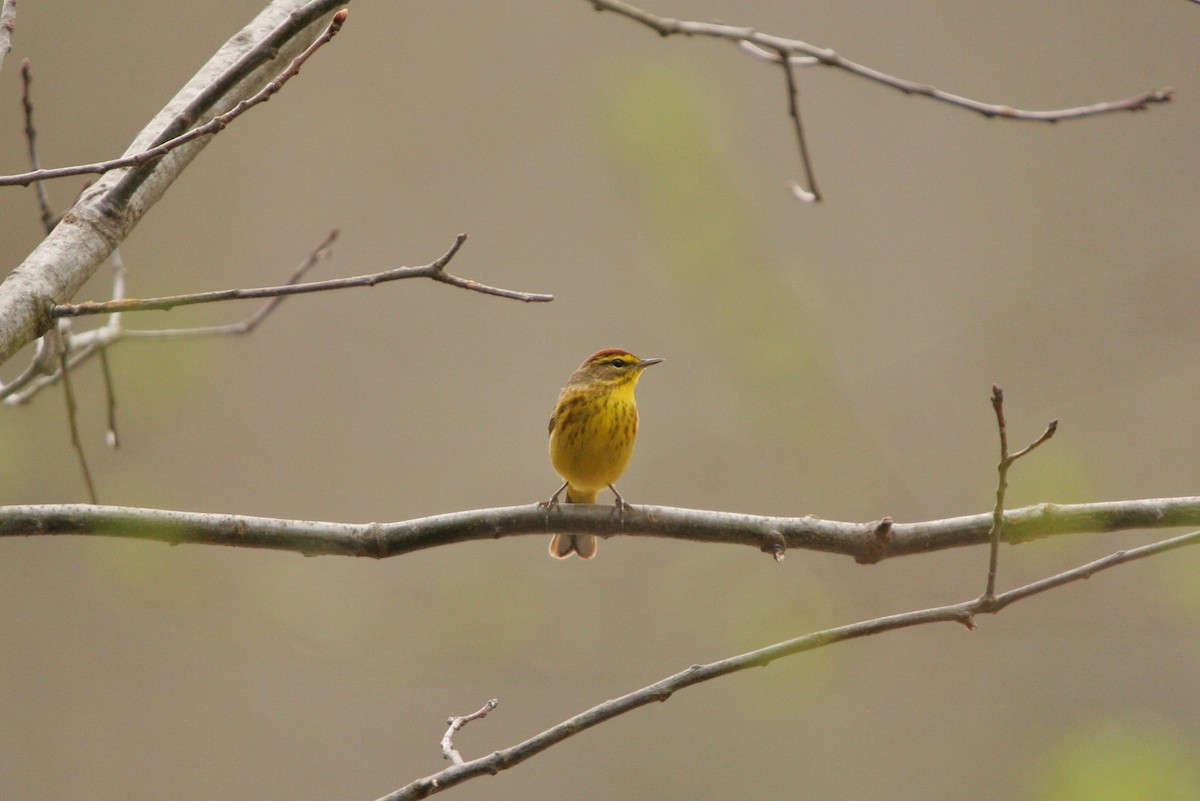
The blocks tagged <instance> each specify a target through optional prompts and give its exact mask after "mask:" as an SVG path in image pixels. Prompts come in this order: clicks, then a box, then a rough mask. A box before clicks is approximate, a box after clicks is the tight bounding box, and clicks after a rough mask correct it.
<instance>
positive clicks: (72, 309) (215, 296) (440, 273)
mask: <svg viewBox="0 0 1200 801" xmlns="http://www.w3.org/2000/svg"><path fill="white" fill-rule="evenodd" d="M466 240H467V235H466V234H459V235H458V236H457V237H456V238H455V240H454V244H453V245H451V246H450V249H449V250H448V251H446V252H445V253H444V254H442V255H441V256H440V257H438V258H437V259H436V260H434V261H433V262H431V263H429V264H426V265H423V266H421V267H395V268H393V269H391V270H383V271H382V272H377V273H370V274H368V275H356V276H351V277H349V278H333V279H330V280H328V281H312V282H309V283H305V284H285V285H284V286H270V287H258V288H255V289H219V290H216V291H213V292H197V293H195V294H191V295H172V296H169V297H162V298H148V299H146V300H138V299H137V298H125V299H122V300H109V301H89V302H86V303H64V304H61V305H58V306H54V307H53V308H51V309H50V316H51V317H79V316H81V315H85V314H105V313H108V312H111V311H147V310H152V309H157V310H165V309H173V308H175V307H176V306H191V305H194V304H197V303H215V302H217V301H226V300H245V299H248V298H273V297H282V296H285V295H302V294H306V293H309V292H325V291H328V290H332V289H348V288H351V287H363V286H367V287H371V286H375V285H376V284H382V283H385V282H387V281H398V280H402V279H405V278H432V279H433V280H434V281H440V282H441V283H444V284H451V285H453V286H457V287H461V288H463V289H470V290H474V291H476V292H483V293H486V294H488V295H498V296H500V297H504V298H513V299H515V300H523V301H525V302H527V303H528V302H541V303H544V302H547V301H551V300H553V299H554V296H553V295H540V294H536V293H532V292H517V291H515V290H511V289H501V288H499V287H493V286H488V285H486V284H481V283H479V282H478V281H473V280H471V279H468V278H459V277H457V276H454V275H450V274H448V273H446V272H444V268H445V266H446V264H448V263H449V261H450V260H451V259H452V258H454V254H455V253H457V252H458V249H459V248H460V247H462V244H463V243H464V242H465V241H466Z"/></svg>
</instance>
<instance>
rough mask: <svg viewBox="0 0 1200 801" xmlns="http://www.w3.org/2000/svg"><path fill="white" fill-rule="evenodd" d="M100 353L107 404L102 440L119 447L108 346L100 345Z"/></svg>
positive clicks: (114, 392)
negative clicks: (105, 427)
mask: <svg viewBox="0 0 1200 801" xmlns="http://www.w3.org/2000/svg"><path fill="white" fill-rule="evenodd" d="M97 352H98V353H99V354H100V373H101V375H103V376H104V399H105V402H106V405H107V406H108V431H107V432H105V435H104V441H105V442H107V443H108V447H110V448H114V449H115V448H119V447H121V439H120V437H118V436H117V392H116V389H115V388H114V387H113V379H112V368H111V367H110V366H109V364H108V346H107V345H101V346H100V348H99V350H98V351H97Z"/></svg>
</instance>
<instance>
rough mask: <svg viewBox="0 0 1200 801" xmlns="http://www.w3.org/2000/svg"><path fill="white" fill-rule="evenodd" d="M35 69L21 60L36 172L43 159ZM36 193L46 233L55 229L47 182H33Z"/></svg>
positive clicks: (27, 129) (27, 137)
mask: <svg viewBox="0 0 1200 801" xmlns="http://www.w3.org/2000/svg"><path fill="white" fill-rule="evenodd" d="M32 87H33V70H32V69H31V68H30V66H29V59H25V60H24V61H22V62H21V107H22V108H23V109H24V110H25V141H26V143H27V144H28V146H29V166H30V167H31V168H32V169H33V171H34V172H37V171H38V170H40V169H41V166H42V165H41V161H40V160H39V159H38V151H37V128H36V127H35V126H34V124H33V95H32V94H31V92H30V90H31V88H32ZM33 187H34V193H35V194H36V195H37V201H38V207H39V208H40V209H41V212H42V228H44V229H45V231H46V233H50V232H51V231H53V230H54V224H55V220H54V212H52V211H51V210H50V196H49V195H47V194H46V184H45V183H44V182H42V181H34V182H33Z"/></svg>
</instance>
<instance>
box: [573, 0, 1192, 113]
mask: <svg viewBox="0 0 1200 801" xmlns="http://www.w3.org/2000/svg"><path fill="white" fill-rule="evenodd" d="M587 2H589V3H591V5H592V7H593V8H595V9H596V10H597V11H612V12H614V13H616V14H619V15H620V16H623V17H626V18H628V19H631V20H634V21H635V22H639V23H641V24H642V25H645V26H646V27H648V28H650V29H652V30H654V31H656V32H657V33H658V34H659V35H661V36H673V35H681V36H707V37H710V38H714V39H724V40H726V41H732V42H737V43H739V46H740V47H742V48H743V49H744V50H746V51H747V52H749V53H750V54H751V55H753V56H755V57H756V58H763V55H762V52H761V51H765V52H767V53H777V54H787V55H788V57H789V60H791V61H792V62H793V63H796V64H806V63H809V62H806V61H795V59H796V58H797V57H800V58H808V59H812V60H814V61H815V62H816V63H817V64H820V65H822V66H825V67H833V68H834V69H839V70H842V71H844V72H848V73H850V74H851V75H855V76H857V77H859V78H865V79H866V80H869V81H873V82H875V83H879V84H883V85H884V86H889V87H891V88H893V89H898V90H900V91H901V92H904V93H905V94H910V95H922V96H924V97H928V98H930V99H932V100H937V101H939V102H942V103H948V104H950V105H952V106H958V107H959V108H965V109H967V110H968V111H974V112H976V113H978V114H982V115H983V116H985V117H1000V118H1002V119H1010V120H1026V121H1033V122H1059V121H1062V120H1070V119H1078V118H1080V117H1091V116H1095V115H1097V114H1108V113H1111V112H1115V111H1142V110H1145V109H1147V108H1149V107H1150V106H1152V105H1156V104H1158V103H1167V102H1170V101H1171V100H1172V99H1173V98H1174V95H1175V90H1174V89H1173V88H1172V87H1165V88H1162V89H1154V90H1152V91H1149V92H1142V93H1141V94H1138V95H1134V96H1132V97H1127V98H1124V99H1122V100H1110V101H1105V102H1102V103H1092V104H1090V105H1086V106H1075V107H1073V108H1062V109H1052V110H1048V111H1029V110H1025V109H1019V108H1013V107H1012V106H1008V105H1004V104H999V103H983V102H981V101H978V100H972V99H971V98H969V97H963V96H961V95H956V94H952V93H950V92H944V91H942V90H941V89H938V88H936V87H934V86H930V85H928V84H924V83H918V82H916V81H910V80H907V79H905V78H899V77H897V76H895V75H889V74H888V73H886V72H881V71H880V70H877V69H873V68H871V67H867V66H865V65H863V64H859V63H857V62H854V61H851V60H850V59H848V58H843V57H842V56H840V55H839V54H838V53H837V52H836V51H834V50H831V49H829V48H825V47H817V46H816V45H812V44H809V43H808V42H805V41H803V40H800V39H790V38H787V37H784V36H775V35H773V34H769V33H761V32H759V31H756V30H754V29H753V28H748V27H740V26H735V25H722V24H719V23H712V22H695V21H692V20H681V19H674V18H672V17H661V16H659V15H657V14H654V13H652V12H650V11H646V10H645V9H642V8H638V7H637V6H634V5H631V4H629V3H626V2H624V1H623V0H587ZM742 43H745V44H744V45H743V44H742ZM746 45H749V46H752V48H757V51H758V52H756V51H755V50H754V49H751V48H748V47H747V46H746ZM767 60H768V61H773V60H774V59H773V58H768V59H767Z"/></svg>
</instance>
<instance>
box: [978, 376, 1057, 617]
mask: <svg viewBox="0 0 1200 801" xmlns="http://www.w3.org/2000/svg"><path fill="white" fill-rule="evenodd" d="M992 409H993V410H994V411H995V413H996V426H997V428H999V430H1000V463H999V465H997V467H996V471H997V473H999V476H998V478H997V481H996V505H995V507H994V508H993V510H992V527H991V530H990V531H989V532H988V540H989V541H990V545H991V551H990V555H989V557H988V575H987V586H986V588H985V589H984V591H983V596H982V598H981V600H984V601H987V602H992V601H994V600H995V598H996V570H997V567H998V565H999V562H1000V539H1001V534H1002V532H1003V529H1004V498H1005V496H1006V495H1007V494H1008V469H1009V468H1010V467H1012V464H1013V462H1015V461H1017V460H1018V459H1020V458H1021V457H1022V456H1025V455H1026V454H1028V453H1030V452H1031V451H1033V449H1034V448H1036V447H1038V446H1039V445H1041V444H1042V443H1043V442H1045V441H1046V440H1048V439H1050V438H1051V437H1053V436H1054V432H1055V431H1057V430H1058V420H1051V421H1050V424H1049V425H1047V426H1046V430H1045V431H1043V432H1042V433H1041V436H1039V437H1038V438H1037V439H1035V440H1034V441H1033V442H1031V443H1029V444H1028V445H1026V446H1025V447H1024V448H1022V449H1021V450H1019V451H1017V452H1016V453H1009V452H1008V422H1007V421H1006V420H1005V418H1004V390H1003V389H1001V388H1000V386H999V385H998V384H992Z"/></svg>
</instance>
